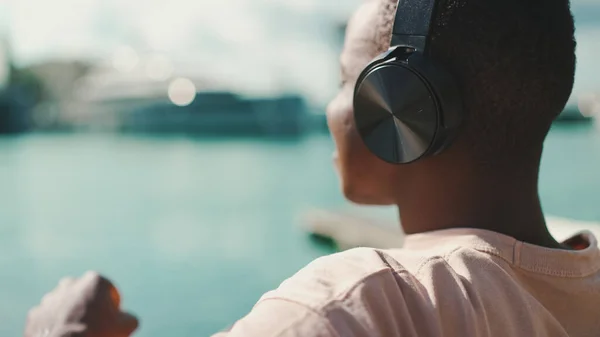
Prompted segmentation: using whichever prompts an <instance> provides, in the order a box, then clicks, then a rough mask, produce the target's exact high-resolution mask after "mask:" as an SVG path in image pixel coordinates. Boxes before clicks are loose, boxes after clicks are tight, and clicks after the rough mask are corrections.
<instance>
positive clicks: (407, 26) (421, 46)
mask: <svg viewBox="0 0 600 337" xmlns="http://www.w3.org/2000/svg"><path fill="white" fill-rule="evenodd" d="M437 4H438V1H437V0H399V1H398V6H397V7H396V16H395V17H394V28H393V29H392V41H391V42H390V47H394V46H398V45H405V46H411V47H415V48H416V49H417V50H420V51H421V52H425V49H426V47H427V44H428V42H429V33H430V32H431V21H432V19H433V15H434V13H435V9H436V7H437Z"/></svg>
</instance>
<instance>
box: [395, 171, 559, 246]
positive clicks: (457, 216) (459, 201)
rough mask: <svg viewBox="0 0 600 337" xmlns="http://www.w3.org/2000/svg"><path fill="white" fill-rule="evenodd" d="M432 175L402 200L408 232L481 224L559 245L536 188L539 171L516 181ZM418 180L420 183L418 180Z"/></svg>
mask: <svg viewBox="0 0 600 337" xmlns="http://www.w3.org/2000/svg"><path fill="white" fill-rule="evenodd" d="M455 173H456V174H453V173H452V171H450V170H449V172H448V175H445V176H443V177H440V176H439V174H431V175H428V174H426V172H423V174H421V175H419V178H420V179H419V178H418V179H416V180H415V181H413V182H412V183H411V184H410V186H409V188H410V190H404V191H403V193H402V194H403V196H406V197H403V198H401V200H398V205H399V206H398V208H399V212H400V220H401V223H402V227H403V229H404V232H405V233H407V234H414V233H422V232H428V231H433V230H439V229H448V228H461V227H462V228H479V229H486V230H491V231H495V232H498V233H502V234H505V235H508V236H511V237H514V238H515V239H517V240H520V241H524V242H528V243H531V244H535V245H540V246H546V247H550V248H561V246H560V244H558V243H557V242H556V241H555V240H554V238H552V236H551V235H550V233H549V232H548V228H547V227H546V223H545V218H544V215H543V212H542V207H541V204H540V200H539V196H538V190H537V187H538V186H537V172H535V174H533V173H532V174H531V176H530V177H524V176H520V177H519V178H518V179H507V178H506V177H501V176H497V177H493V176H491V175H489V174H486V175H477V174H475V173H473V174H469V175H467V174H464V172H458V171H456V172H455ZM419 181H420V182H419Z"/></svg>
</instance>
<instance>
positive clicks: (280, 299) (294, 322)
mask: <svg viewBox="0 0 600 337" xmlns="http://www.w3.org/2000/svg"><path fill="white" fill-rule="evenodd" d="M269 300H271V301H272V300H278V301H283V302H288V303H293V304H296V305H298V306H300V307H302V308H304V309H306V310H308V311H310V312H311V313H313V314H315V315H317V316H318V317H320V318H322V319H323V320H324V321H325V322H326V323H325V324H326V325H327V330H329V332H331V333H332V335H333V336H336V337H340V336H339V334H338V333H337V332H336V331H335V328H334V327H333V326H332V325H331V322H330V321H329V319H327V317H325V316H324V315H323V314H322V313H321V312H319V311H318V310H315V309H314V308H311V307H310V306H308V305H306V304H304V303H301V302H298V301H295V300H292V299H289V298H284V297H277V296H275V297H269V298H265V299H262V300H260V301H258V303H256V305H257V306H258V305H259V304H261V303H263V302H266V301H269ZM302 321H303V318H299V319H297V320H294V321H292V323H290V325H289V326H287V327H286V328H285V329H284V330H282V331H281V333H279V334H278V335H277V336H281V335H282V333H284V332H286V331H288V330H289V329H291V328H293V327H294V326H296V325H297V324H298V323H300V322H302Z"/></svg>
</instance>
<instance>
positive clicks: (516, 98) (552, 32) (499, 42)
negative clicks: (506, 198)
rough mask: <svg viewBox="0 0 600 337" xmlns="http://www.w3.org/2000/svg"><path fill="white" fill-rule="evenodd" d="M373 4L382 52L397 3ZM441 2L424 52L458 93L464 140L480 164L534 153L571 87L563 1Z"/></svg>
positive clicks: (569, 29) (569, 20)
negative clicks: (378, 9)
mask: <svg viewBox="0 0 600 337" xmlns="http://www.w3.org/2000/svg"><path fill="white" fill-rule="evenodd" d="M378 1H380V2H381V17H382V18H383V20H380V22H381V27H379V30H378V31H379V34H378V38H377V40H378V41H377V42H378V45H380V46H381V48H382V49H383V48H387V46H388V45H389V41H390V38H391V29H392V24H393V18H394V15H395V11H396V5H397V1H396V0H378ZM401 1H402V0H401ZM440 1H442V3H440V8H439V9H438V12H437V15H436V18H435V23H434V26H433V27H432V40H431V44H430V48H431V49H430V52H431V55H432V57H434V58H435V60H436V61H437V62H438V63H440V64H441V65H443V66H444V67H446V68H447V69H448V70H449V71H450V72H451V73H452V74H453V75H454V76H455V78H456V80H457V82H458V85H459V87H460V89H461V92H462V95H463V99H464V108H465V112H466V122H465V126H464V131H463V133H462V134H461V136H462V137H466V139H465V140H466V141H467V142H465V143H466V144H471V145H469V146H472V149H473V152H474V153H476V154H477V155H478V156H481V157H480V159H482V160H484V161H486V162H496V161H498V160H502V159H508V160H514V159H515V156H523V157H524V158H527V157H529V154H531V153H532V151H534V152H533V153H537V152H539V151H541V148H542V144H543V141H544V139H545V137H546V135H547V133H548V131H549V129H550V126H551V124H552V122H553V120H554V119H555V118H556V117H557V116H558V115H559V114H560V113H561V111H562V110H563V109H564V107H565V104H566V102H567V100H568V99H569V96H570V95H571V91H572V89H573V81H574V74H575V61H576V60H575V47H576V42H575V38H574V33H575V27H574V20H573V16H572V14H571V10H570V4H569V0H440Z"/></svg>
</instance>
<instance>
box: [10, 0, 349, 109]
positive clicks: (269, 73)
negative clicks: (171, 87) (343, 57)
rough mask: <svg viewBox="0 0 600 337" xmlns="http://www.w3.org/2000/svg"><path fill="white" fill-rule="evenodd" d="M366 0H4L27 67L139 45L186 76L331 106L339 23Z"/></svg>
mask: <svg viewBox="0 0 600 337" xmlns="http://www.w3.org/2000/svg"><path fill="white" fill-rule="evenodd" d="M360 1H361V0H345V1H343V2H342V1H323V0H195V1H190V0H0V13H2V14H0V22H2V24H0V29H4V30H5V31H7V32H8V36H9V38H10V44H11V48H12V50H13V55H14V56H15V59H16V63H17V64H19V65H28V64H31V63H37V62H40V61H43V60H48V59H55V58H89V57H93V58H99V59H108V58H110V57H111V56H112V54H113V53H114V51H115V50H117V49H118V48H119V47H120V46H122V45H129V46H131V47H133V48H135V49H136V50H139V51H141V52H157V53H161V54H163V55H167V56H168V57H169V58H171V59H172V60H173V62H175V63H176V64H178V65H179V67H180V68H181V67H184V68H185V70H184V71H185V72H190V73H194V74H197V75H199V76H201V75H206V76H208V77H221V78H226V79H227V80H229V81H232V82H236V83H237V84H238V85H239V86H241V87H246V88H248V89H254V90H258V91H261V90H262V91H264V92H269V91H272V90H276V89H278V90H283V89H285V90H290V91H300V92H301V93H303V94H305V95H306V96H307V97H308V98H309V99H310V100H312V101H313V102H314V103H317V104H321V105H322V104H325V103H326V101H327V100H329V99H330V98H331V96H332V95H333V93H334V91H335V89H336V88H337V82H338V69H337V68H338V56H337V53H338V52H339V45H338V44H339V42H341V41H337V40H336V38H337V35H336V34H337V32H336V31H335V25H337V24H341V23H342V22H344V21H345V20H346V19H347V18H348V17H349V16H350V14H351V12H352V11H353V10H354V9H355V8H356V7H357V6H358V4H359V3H360ZM0 31H1V30H0ZM315 78H318V80H317V81H315Z"/></svg>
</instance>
